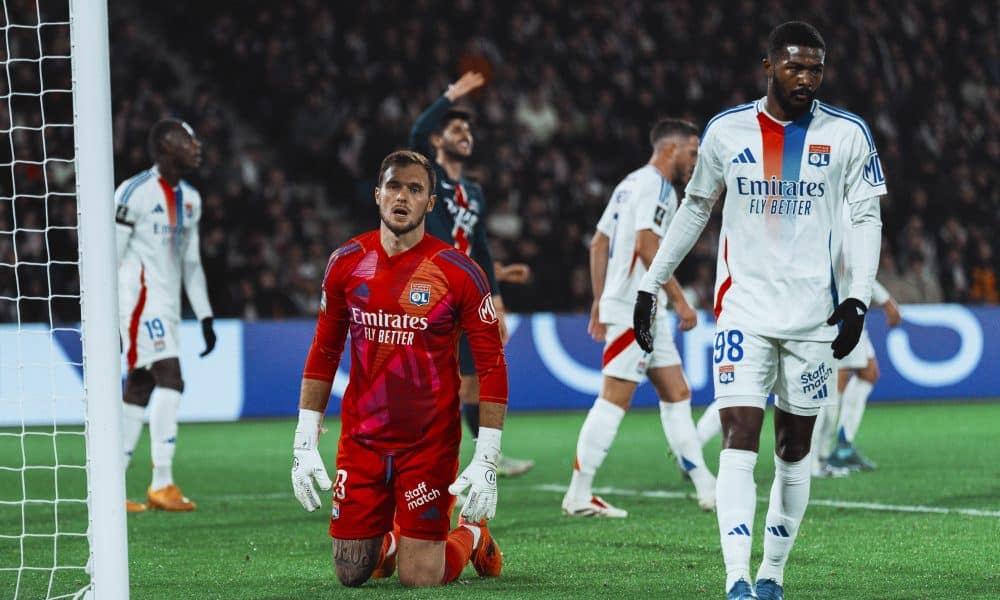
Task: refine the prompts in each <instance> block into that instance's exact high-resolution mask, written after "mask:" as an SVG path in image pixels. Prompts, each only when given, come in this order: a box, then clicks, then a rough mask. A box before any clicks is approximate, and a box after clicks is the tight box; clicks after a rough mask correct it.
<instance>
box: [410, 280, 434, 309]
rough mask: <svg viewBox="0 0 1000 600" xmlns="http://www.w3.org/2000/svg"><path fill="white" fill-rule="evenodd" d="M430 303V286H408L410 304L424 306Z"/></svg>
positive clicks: (419, 284) (418, 284)
mask: <svg viewBox="0 0 1000 600" xmlns="http://www.w3.org/2000/svg"><path fill="white" fill-rule="evenodd" d="M430 301H431V286H430V285H429V284H426V283H414V284H412V285H411V286H410V303H411V304H414V305H416V306H425V305H426V304H427V303H428V302H430Z"/></svg>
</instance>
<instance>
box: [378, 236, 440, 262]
mask: <svg viewBox="0 0 1000 600" xmlns="http://www.w3.org/2000/svg"><path fill="white" fill-rule="evenodd" d="M430 239H431V234H429V233H427V231H426V230H424V237H422V238H420V241H419V242H417V243H416V244H414V245H413V247H412V248H410V249H408V250H403V251H402V252H400V253H399V254H394V255H392V256H389V253H388V252H386V251H385V246H383V245H382V234H381V233H379V235H378V237H377V238H376V247H377V248H378V253H379V254H380V255H381V256H382V258H384V259H386V260H388V261H390V262H395V261H397V260H399V259H401V258H403V257H404V256H408V255H409V254H410V253H411V252H413V251H414V250H420V249H422V248H423V247H424V246H426V245H427V242H428V240H430Z"/></svg>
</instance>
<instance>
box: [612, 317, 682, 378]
mask: <svg viewBox="0 0 1000 600" xmlns="http://www.w3.org/2000/svg"><path fill="white" fill-rule="evenodd" d="M653 327H654V328H655V331H654V332H653V352H652V353H647V352H644V351H643V350H642V348H640V347H639V343H638V342H636V341H635V332H634V331H633V330H632V324H631V323H630V324H628V325H623V324H618V323H609V324H608V331H607V337H606V338H605V340H606V341H605V342H604V355H603V357H602V358H601V365H602V366H601V373H602V374H604V375H607V376H608V377H615V378H618V379H624V380H626V381H634V382H636V383H639V382H641V381H642V380H643V379H645V377H646V371H648V370H649V369H655V368H657V367H671V366H673V365H679V364H681V355H680V353H678V352H677V346H676V345H674V335H673V331H671V330H670V319H656V321H655V322H654V325H653Z"/></svg>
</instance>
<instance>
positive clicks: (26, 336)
mask: <svg viewBox="0 0 1000 600" xmlns="http://www.w3.org/2000/svg"><path fill="white" fill-rule="evenodd" d="M0 8H2V13H0V134H2V135H0V600H7V599H13V600H19V599H28V598H30V599H32V600H36V599H41V598H45V599H46V600H55V599H63V598H65V599H70V598H72V599H80V598H84V599H99V600H105V599H108V600H123V599H124V600H127V599H128V597H129V577H128V546H127V537H126V522H125V476H124V457H123V451H122V370H121V358H120V341H119V334H118V290H117V254H116V248H115V226H114V176H113V171H114V162H113V160H114V157H113V150H112V130H111V123H112V116H111V82H110V67H109V43H108V30H109V26H108V25H109V23H108V13H107V0H0ZM78 323H79V324H78Z"/></svg>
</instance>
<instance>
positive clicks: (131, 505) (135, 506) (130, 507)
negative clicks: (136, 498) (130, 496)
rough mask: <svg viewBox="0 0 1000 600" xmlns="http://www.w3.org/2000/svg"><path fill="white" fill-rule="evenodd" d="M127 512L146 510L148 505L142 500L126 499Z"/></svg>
mask: <svg viewBox="0 0 1000 600" xmlns="http://www.w3.org/2000/svg"><path fill="white" fill-rule="evenodd" d="M125 512H127V513H139V512H146V505H145V504H143V503H142V502H132V501H131V500H125Z"/></svg>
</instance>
